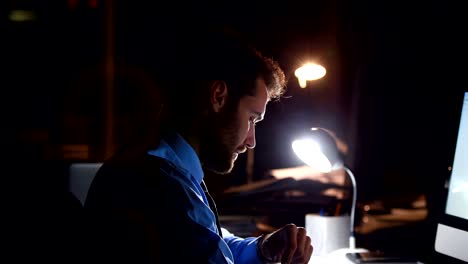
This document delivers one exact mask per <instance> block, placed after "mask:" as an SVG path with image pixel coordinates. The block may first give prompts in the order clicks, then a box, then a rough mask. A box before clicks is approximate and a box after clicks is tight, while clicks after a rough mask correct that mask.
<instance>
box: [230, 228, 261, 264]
mask: <svg viewBox="0 0 468 264" xmlns="http://www.w3.org/2000/svg"><path fill="white" fill-rule="evenodd" d="M222 231H223V239H224V241H225V242H226V244H228V246H229V248H230V249H231V252H232V255H233V256H234V262H235V263H253V264H262V263H263V262H262V261H261V260H260V257H259V256H258V254H257V240H258V238H257V237H247V238H241V237H238V236H235V235H234V234H232V233H230V232H229V231H227V230H226V229H224V228H222Z"/></svg>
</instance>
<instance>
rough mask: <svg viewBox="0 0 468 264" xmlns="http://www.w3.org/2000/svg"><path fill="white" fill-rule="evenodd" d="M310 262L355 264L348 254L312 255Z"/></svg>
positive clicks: (310, 263) (315, 263) (314, 263)
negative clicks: (347, 256)
mask: <svg viewBox="0 0 468 264" xmlns="http://www.w3.org/2000/svg"><path fill="white" fill-rule="evenodd" d="M309 264H354V263H353V262H352V261H351V260H349V259H348V258H346V256H330V257H329V256H312V257H311V258H310V261H309Z"/></svg>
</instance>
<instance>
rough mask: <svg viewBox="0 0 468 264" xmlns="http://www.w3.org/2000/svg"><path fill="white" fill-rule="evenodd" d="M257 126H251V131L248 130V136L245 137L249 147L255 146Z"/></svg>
mask: <svg viewBox="0 0 468 264" xmlns="http://www.w3.org/2000/svg"><path fill="white" fill-rule="evenodd" d="M255 144H256V142H255V126H250V128H249V132H247V138H246V139H245V145H246V147H247V148H249V149H253V148H255Z"/></svg>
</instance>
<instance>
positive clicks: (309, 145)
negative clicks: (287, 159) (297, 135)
mask: <svg viewBox="0 0 468 264" xmlns="http://www.w3.org/2000/svg"><path fill="white" fill-rule="evenodd" d="M292 148H293V150H294V152H295V153H296V155H297V156H298V157H299V158H300V159H301V160H302V161H303V162H304V163H305V164H307V165H309V166H310V167H312V168H314V169H316V170H318V171H320V172H330V171H331V170H332V164H331V163H330V161H329V160H328V159H327V157H326V156H325V155H324V154H323V153H322V150H321V149H320V145H319V144H318V143H317V142H315V141H313V140H311V139H299V140H294V141H293V143H292Z"/></svg>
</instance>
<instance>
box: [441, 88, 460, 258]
mask: <svg viewBox="0 0 468 264" xmlns="http://www.w3.org/2000/svg"><path fill="white" fill-rule="evenodd" d="M459 100H460V101H459V103H461V108H459V109H460V111H459V112H458V113H457V114H459V115H460V118H459V123H458V128H457V129H458V130H457V135H456V137H457V138H456V145H455V147H454V148H453V150H454V151H453V155H452V157H453V159H452V160H451V163H452V164H450V167H449V172H450V173H449V177H448V179H447V182H446V185H445V187H444V188H445V189H446V192H445V194H446V195H445V196H444V198H445V199H446V200H445V202H444V203H441V206H444V208H443V210H441V216H440V218H439V219H438V221H437V230H436V237H435V244H434V246H435V251H436V252H437V253H439V254H441V255H442V256H444V257H447V259H449V260H454V261H457V260H460V261H465V262H468V92H467V91H465V92H463V93H462V94H461V96H460V97H459ZM457 103H458V102H457Z"/></svg>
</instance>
